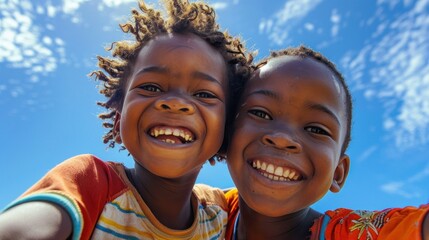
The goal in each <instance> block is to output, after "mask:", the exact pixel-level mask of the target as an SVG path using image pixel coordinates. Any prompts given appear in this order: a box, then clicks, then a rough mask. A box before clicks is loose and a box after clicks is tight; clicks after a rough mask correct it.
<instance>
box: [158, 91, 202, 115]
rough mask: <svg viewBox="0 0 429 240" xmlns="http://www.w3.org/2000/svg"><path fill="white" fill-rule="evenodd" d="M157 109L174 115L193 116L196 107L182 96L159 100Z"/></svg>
mask: <svg viewBox="0 0 429 240" xmlns="http://www.w3.org/2000/svg"><path fill="white" fill-rule="evenodd" d="M155 107H156V109H158V110H161V111H168V112H172V113H184V114H193V113H194V112H195V105H194V103H192V102H191V101H189V100H187V99H186V98H184V97H181V96H171V95H170V96H166V97H164V98H161V99H158V100H157V101H156V103H155Z"/></svg>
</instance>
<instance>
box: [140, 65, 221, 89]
mask: <svg viewBox="0 0 429 240" xmlns="http://www.w3.org/2000/svg"><path fill="white" fill-rule="evenodd" d="M168 72H169V70H168V69H167V68H166V67H161V66H150V67H146V68H143V69H141V70H140V71H138V72H137V74H136V76H138V75H140V74H143V73H162V74H165V73H168ZM192 77H195V78H200V79H204V80H208V81H210V82H214V83H217V84H219V85H222V84H221V82H220V81H219V80H217V79H216V78H215V77H212V76H210V75H209V74H207V73H203V72H200V71H195V72H194V73H193V74H192Z"/></svg>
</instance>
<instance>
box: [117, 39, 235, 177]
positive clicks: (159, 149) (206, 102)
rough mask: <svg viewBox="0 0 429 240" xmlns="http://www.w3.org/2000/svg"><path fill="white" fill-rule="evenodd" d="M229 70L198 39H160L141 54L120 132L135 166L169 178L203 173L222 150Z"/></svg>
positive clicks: (120, 118) (129, 86)
mask: <svg viewBox="0 0 429 240" xmlns="http://www.w3.org/2000/svg"><path fill="white" fill-rule="evenodd" d="M227 85H228V84H227V79H226V64H225V62H224V60H223V58H222V56H221V55H220V53H218V52H217V51H216V50H214V49H213V48H212V47H211V46H209V45H208V44H207V43H206V42H204V40H202V39H201V38H199V37H197V36H195V35H191V34H188V35H179V34H169V35H161V36H158V37H156V38H155V39H154V40H152V41H150V42H149V43H148V44H147V45H146V46H145V47H144V48H142V50H141V51H140V53H139V55H138V57H137V60H136V62H135V65H134V67H133V69H132V72H131V74H130V77H129V79H128V84H127V87H126V92H125V100H124V104H123V107H122V111H121V113H120V115H119V116H118V117H117V120H116V122H115V129H120V134H121V140H122V143H123V144H124V145H125V147H126V148H127V150H128V151H129V152H130V154H131V155H132V156H133V158H134V160H135V161H136V162H137V163H138V164H140V165H141V166H143V167H144V168H146V169H147V170H149V171H150V172H152V173H153V174H155V175H158V176H161V177H167V178H176V177H181V176H184V175H186V174H188V173H190V172H194V173H195V172H196V171H197V172H198V171H199V170H200V168H201V165H202V164H203V163H204V162H205V161H206V160H207V159H209V158H210V157H212V156H213V155H214V154H216V153H217V151H218V149H219V147H220V146H221V143H222V140H223V134H224V127H225V103H226V100H227V99H226V90H227V87H228V86H227Z"/></svg>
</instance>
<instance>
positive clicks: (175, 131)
mask: <svg viewBox="0 0 429 240" xmlns="http://www.w3.org/2000/svg"><path fill="white" fill-rule="evenodd" d="M173 136H176V137H178V136H180V130H179V129H174V131H173Z"/></svg>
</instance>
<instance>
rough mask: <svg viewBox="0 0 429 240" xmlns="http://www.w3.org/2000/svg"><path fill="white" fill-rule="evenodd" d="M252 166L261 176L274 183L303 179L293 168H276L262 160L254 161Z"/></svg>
mask: <svg viewBox="0 0 429 240" xmlns="http://www.w3.org/2000/svg"><path fill="white" fill-rule="evenodd" d="M250 164H251V166H252V167H253V168H254V169H256V170H258V172H259V173H260V174H261V175H263V176H264V177H266V178H268V179H270V180H273V181H280V182H291V181H299V180H301V179H302V178H303V177H302V175H301V174H300V173H299V172H298V171H297V170H295V169H292V168H288V167H281V166H276V165H273V164H271V163H266V162H264V161H261V160H254V161H252V162H251V163H250Z"/></svg>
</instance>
